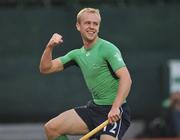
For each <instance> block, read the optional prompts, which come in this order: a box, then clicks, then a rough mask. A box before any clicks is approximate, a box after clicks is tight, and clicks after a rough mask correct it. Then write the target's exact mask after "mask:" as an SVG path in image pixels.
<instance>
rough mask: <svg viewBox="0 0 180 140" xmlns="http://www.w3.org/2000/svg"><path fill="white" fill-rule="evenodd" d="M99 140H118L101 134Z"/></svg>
mask: <svg viewBox="0 0 180 140" xmlns="http://www.w3.org/2000/svg"><path fill="white" fill-rule="evenodd" d="M100 140H118V139H117V138H115V137H113V136H110V135H106V134H103V135H101V137H100Z"/></svg>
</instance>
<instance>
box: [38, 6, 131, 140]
mask: <svg viewBox="0 0 180 140" xmlns="http://www.w3.org/2000/svg"><path fill="white" fill-rule="evenodd" d="M100 22H101V16H100V13H99V10H98V9H94V8H84V9H82V10H81V11H80V12H79V13H78V15H77V23H76V27H77V30H78V31H79V32H80V34H81V37H82V41H83V47H82V48H80V49H75V50H72V51H70V52H69V53H68V54H66V55H65V56H62V57H59V58H56V59H52V51H53V48H54V47H55V46H57V45H59V44H61V43H62V42H63V39H62V36H61V35H59V34H57V33H55V34H54V35H53V36H52V38H51V39H50V41H49V42H48V44H47V46H46V48H45V50H44V53H43V55H42V58H41V62H40V72H41V73H44V74H49V73H54V72H58V71H62V70H64V69H66V68H67V67H69V66H71V65H77V66H78V67H80V69H81V71H82V73H83V76H84V78H85V81H86V84H87V86H88V89H89V90H90V92H91V93H92V98H93V101H90V102H89V103H88V104H87V105H86V106H82V107H77V108H74V109H71V110H68V111H65V112H63V113H61V114H60V115H59V116H57V117H55V118H53V119H51V120H50V121H49V122H47V123H46V124H45V132H46V135H47V138H48V140H61V139H67V137H66V136H65V135H71V134H72V135H74V134H86V133H88V132H89V131H90V130H92V129H93V128H95V127H96V126H98V125H99V124H101V123H102V122H103V121H105V120H106V119H108V120H109V122H110V124H109V125H107V127H105V128H104V129H103V130H102V131H101V132H99V133H97V134H96V135H95V136H94V137H96V138H98V139H100V140H117V139H118V140H120V139H121V138H122V136H123V135H124V133H125V131H126V130H127V129H128V127H129V125H130V116H129V111H128V108H127V103H126V97H127V96H128V94H129V91H130V87H131V78H130V74H129V72H128V70H127V67H126V65H125V63H124V61H123V59H122V57H121V54H120V51H119V50H118V49H117V47H115V46H114V45H113V44H112V43H110V42H108V41H105V40H103V39H101V38H99V37H98V33H99V27H100Z"/></svg>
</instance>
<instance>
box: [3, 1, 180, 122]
mask: <svg viewBox="0 0 180 140" xmlns="http://www.w3.org/2000/svg"><path fill="white" fill-rule="evenodd" d="M0 5H1V6H0V64H1V65H0V122H1V123H5V122H43V121H47V120H48V119H50V118H51V117H53V116H56V115H57V114H59V113H60V112H62V111H64V110H67V109H70V108H72V107H74V106H79V105H83V104H85V103H86V102H87V101H88V100H90V98H91V97H90V93H89V92H88V90H87V87H86V85H85V82H84V79H83V77H82V74H81V71H80V70H79V69H78V68H76V67H72V68H69V69H67V70H66V71H64V72H63V73H56V74H52V75H48V76H47V75H41V74H40V73H39V61H40V57H41V54H42V52H43V50H44V48H45V46H46V43H47V42H48V40H49V39H50V37H51V35H52V34H53V33H55V32H57V33H59V34H61V35H62V36H63V39H64V43H63V45H61V46H58V47H57V48H55V50H54V53H53V56H54V58H55V57H58V56H61V55H64V54H66V53H67V52H68V51H70V50H72V49H75V48H79V47H81V46H82V41H81V37H80V35H79V33H78V32H77V31H76V28H75V23H76V14H77V12H78V11H79V10H80V9H81V8H84V7H94V8H98V9H100V12H101V16H102V23H101V29H100V37H101V38H103V39H106V40H109V41H111V42H113V43H114V44H115V45H116V46H118V47H119V48H120V50H121V53H122V55H123V57H124V59H125V62H126V64H127V66H128V68H129V71H130V73H131V76H132V80H133V85H132V90H131V93H130V96H129V97H128V103H129V105H130V107H131V111H132V119H143V120H146V121H149V120H152V119H153V118H155V117H157V116H159V115H160V114H161V111H162V106H161V104H162V101H163V100H164V99H165V98H166V97H168V94H169V91H168V90H169V87H168V86H169V84H168V69H167V61H168V60H169V59H180V3H179V2H178V1H169V0H154V1H152V0H151V1H150V0H149V1H148V0H147V1H146V2H145V1H140V0H139V1H136V2H135V1H133V0H124V1H122V0H119V1H118V0H114V1H108V0H106V1H104V2H103V1H99V2H97V1H86V2H85V1H72V0H71V1H62V0H61V1H59V2H58V1H55V0H54V1H44V2H41V1H40V2H33V1H31V2H30V1H20V0H19V1H15V0H14V1H12V3H11V4H10V5H9V4H7V5H6V3H2V2H1V4H0Z"/></svg>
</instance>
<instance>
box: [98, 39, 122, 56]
mask: <svg viewBox="0 0 180 140" xmlns="http://www.w3.org/2000/svg"><path fill="white" fill-rule="evenodd" d="M100 49H101V51H102V52H104V53H112V52H119V48H118V47H117V46H116V45H114V44H113V43H111V42H110V41H107V40H104V39H101V45H100Z"/></svg>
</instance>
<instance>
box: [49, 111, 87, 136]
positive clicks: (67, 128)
mask: <svg viewBox="0 0 180 140" xmlns="http://www.w3.org/2000/svg"><path fill="white" fill-rule="evenodd" d="M48 123H49V124H50V125H51V126H52V127H53V128H55V129H56V131H57V132H59V133H60V134H70V135H71V134H72V135H73V134H85V133H87V132H89V130H88V127H87V125H86V124H85V123H84V121H83V120H82V119H81V118H80V117H79V115H78V114H77V113H76V112H75V110H74V109H71V110H68V111H65V112H63V113H61V114H60V115H58V116H57V117H55V118H53V119H51V120H50V121H49V122H48Z"/></svg>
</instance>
